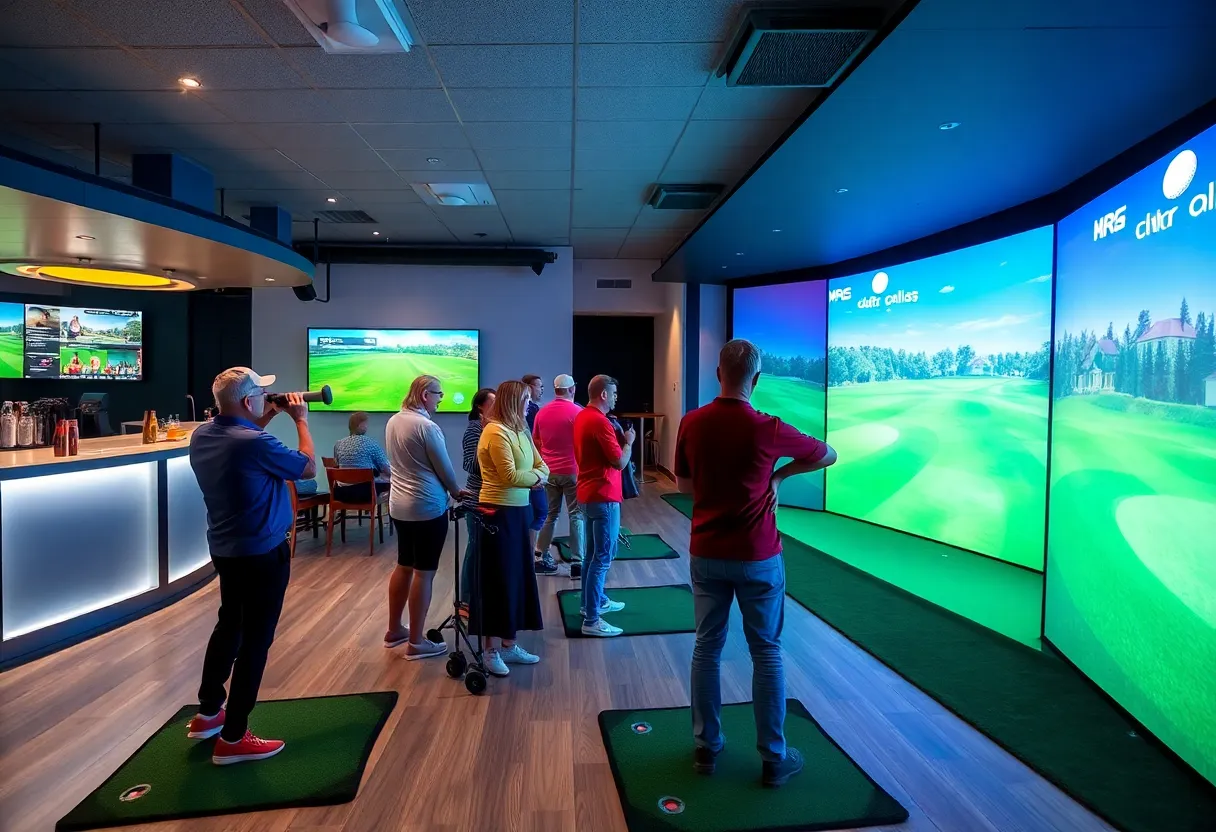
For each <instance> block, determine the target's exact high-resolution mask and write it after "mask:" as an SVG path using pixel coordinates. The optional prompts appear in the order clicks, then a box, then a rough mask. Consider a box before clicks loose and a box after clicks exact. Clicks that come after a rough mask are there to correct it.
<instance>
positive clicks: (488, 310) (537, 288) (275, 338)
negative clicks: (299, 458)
mask: <svg viewBox="0 0 1216 832" xmlns="http://www.w3.org/2000/svg"><path fill="white" fill-rule="evenodd" d="M556 251H557V262H555V263H553V264H551V265H549V266H546V267H545V270H544V273H543V274H541V275H540V276H539V277H538V276H536V275H534V274H532V272H531V270H529V269H527V268H470V267H465V266H459V267H455V266H443V267H433V266H351V265H348V266H334V267H333V270H332V276H331V280H332V293H333V294H332V299H331V301H330V302H329V303H317V302H309V303H304V302H301V301H299V300H296V297H295V295H294V294H293V293H292V292H290V291H288V290H283V289H258V290H255V291H254V293H253V365H254V369H256V370H257V371H258V372H260V373H275V374H276V375H278V377H279V379H278V383H277V384H276V385H275V387H276V388H277V389H279V390H303V389H304V386H305V384H306V383H307V377H308V372H307V354H308V349H307V330H308V328H309V327H310V326H312V327H367V328H377V327H382V328H388V327H418V328H426V329H480V330H481V384H482V385H483V386H487V387H494V386H497V385H498V383H499V382H501V381H504V380H506V379H509V378H519V377H521V376H522V375H524V374H525V373H537V374H538V375H540V376H541V377H542V378H546V379H552V378H553V377H554V376H556V375H557V374H558V373H564V372H569V370H570V363H571V360H572V347H571V338H572V329H573V316H574V294H573V285H574V280H573V262H574V261H573V259H572V257H571V252H570V249H557V250H556ZM411 381H412V379H408V378H403V379H400V387H401V396H402V398H404V397H405V393H406V390H407V389H408V388H409V384H410V382H411ZM390 415H391V414H387V413H377V414H372V417H371V423H370V424H369V426H368V434H369V435H371V436H374V437H377V438H378V439H379V440H380V441H381V442H383V439H384V426H385V424H386V423H387V422H388V417H389V416H390ZM346 420H347V414H344V413H316V412H314V413H312V414H311V416H310V418H309V422H310V425H311V427H312V433H313V437H314V439H315V441H316V444H317V450H318V453H319V455H322V456H329V455H330V453H331V451H332V449H333V445H334V442H336V441H337V440H338V439H340V438H342V437H343V436H345V435H346ZM437 421H438V423H439V426H440V427H442V428H443V432H444V436H445V437H446V439H447V444H448V453H449V455H450V456H451V458H452V463H453V466H454V467H455V468H456V471H457V473H461V471H460V439H461V436H462V435H463V433H464V429H465V426H466V425H467V423H468V417H467V415H465V414H441V415H439V416H438V418H437ZM270 430H271V432H273V433H275V434H276V435H278V436H279V437H280V438H282V439H284V441H286V442H288V443H289V444H291V445H292V446H294V445H295V431H294V429H293V428H292V426H291V425H290V424H288V423H287V422H286V421H285V420H283V419H276V420H275V421H274V422H272V423H271V425H270ZM321 480H322V488H324V482H323V480H324V474H322V475H321Z"/></svg>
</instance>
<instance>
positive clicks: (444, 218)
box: [435, 205, 511, 244]
mask: <svg viewBox="0 0 1216 832" xmlns="http://www.w3.org/2000/svg"><path fill="white" fill-rule="evenodd" d="M435 214H436V216H437V217H438V218H439V221H440V222H441V223H443V224H444V226H446V227H447V229H448V230H449V231H450V232H452V234H453V235H455V237H456V238H457V239H458V240H460V241H461V242H462V243H474V244H476V243H490V242H503V241H506V240H510V239H511V232H510V231H509V230H508V229H507V223H506V221H505V220H503V218H502V212H501V211H499V210H498V208H497V206H493V205H491V206H486V207H482V206H465V207H459V208H456V207H444V206H439V207H437V208H435ZM478 234H481V235H484V236H481V237H479V236H477V235H478Z"/></svg>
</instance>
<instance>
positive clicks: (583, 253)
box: [570, 226, 629, 259]
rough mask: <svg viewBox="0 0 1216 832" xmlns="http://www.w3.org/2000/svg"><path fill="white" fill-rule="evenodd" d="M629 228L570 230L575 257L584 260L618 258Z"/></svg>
mask: <svg viewBox="0 0 1216 832" xmlns="http://www.w3.org/2000/svg"><path fill="white" fill-rule="evenodd" d="M628 233H629V229H628V228H578V227H577V226H576V227H574V228H571V229H570V244H571V245H572V246H574V256H575V257H579V258H582V259H592V258H605V259H612V258H614V257H616V253H617V251H619V250H620V248H621V244H622V243H624V242H625V236H626V235H627V234H628Z"/></svg>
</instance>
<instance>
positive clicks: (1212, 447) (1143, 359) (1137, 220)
mask: <svg viewBox="0 0 1216 832" xmlns="http://www.w3.org/2000/svg"><path fill="white" fill-rule="evenodd" d="M1214 209H1216V128H1212V129H1210V130H1208V131H1206V132H1204V133H1201V134H1200V135H1198V136H1196V137H1195V138H1194V139H1192V140H1191V141H1189V142H1187V143H1186V144H1185V145H1183V146H1182V147H1179V148H1177V149H1176V150H1174V151H1173V152H1172V153H1170V154H1168V155H1167V156H1165V157H1163V158H1161V159H1159V160H1158V161H1156V162H1155V163H1153V164H1152V165H1150V166H1148V167H1147V168H1145V169H1144V170H1143V171H1141V172H1139V173H1137V174H1136V175H1134V176H1132V177H1131V178H1129V179H1127V180H1125V181H1124V182H1123V183H1122V184H1120V185H1117V186H1116V187H1114V188H1112V189H1111V190H1110V191H1108V192H1107V193H1105V194H1104V195H1102V196H1100V197H1098V198H1097V199H1095V200H1094V201H1092V202H1090V203H1089V204H1088V205H1086V206H1085V207H1084V208H1082V209H1080V210H1079V211H1077V212H1076V213H1074V214H1072V215H1071V216H1069V217H1067V218H1065V219H1064V220H1062V221H1061V222H1060V224H1059V230H1058V251H1057V263H1058V266H1057V268H1058V276H1057V281H1056V283H1057V285H1056V326H1055V372H1054V380H1053V393H1054V407H1053V410H1052V443H1051V444H1052V448H1051V505H1050V508H1051V512H1050V528H1049V532H1048V554H1047V606H1046V617H1045V633H1046V635H1047V637H1048V638H1049V639H1050V640H1051V641H1052V642H1053V643H1054V644H1055V645H1056V647H1058V648H1059V649H1060V650H1061V651H1062V652H1063V653H1064V654H1065V655H1066V656H1067V657H1068V658H1069V659H1070V660H1072V662H1073V663H1075V664H1076V665H1077V667H1079V668H1080V669H1081V670H1082V671H1083V672H1084V673H1085V674H1086V675H1088V676H1089V677H1090V678H1092V679H1093V680H1094V681H1095V682H1096V683H1097V684H1098V685H1100V686H1101V687H1102V689H1103V690H1105V691H1106V692H1107V693H1109V694H1110V695H1111V696H1112V697H1113V698H1114V699H1115V700H1116V701H1117V702H1118V703H1119V704H1120V705H1122V706H1123V707H1124V708H1126V709H1127V710H1128V711H1129V712H1130V713H1131V714H1132V715H1133V716H1134V717H1135V718H1136V719H1138V720H1139V721H1140V722H1142V723H1143V724H1144V725H1145V726H1146V727H1147V728H1148V729H1149V730H1150V731H1152V732H1153V733H1154V734H1156V735H1157V737H1159V738H1160V739H1161V740H1162V741H1164V742H1165V743H1166V744H1167V745H1169V746H1170V747H1171V748H1172V749H1174V751H1176V752H1177V753H1178V754H1179V756H1181V757H1182V758H1183V759H1184V760H1186V761H1187V762H1188V763H1190V764H1191V765H1192V766H1194V767H1195V768H1196V769H1197V770H1198V771H1199V773H1200V774H1202V775H1203V776H1204V777H1206V778H1207V779H1209V780H1211V781H1213V782H1214V783H1216V329H1214V327H1216V210H1214Z"/></svg>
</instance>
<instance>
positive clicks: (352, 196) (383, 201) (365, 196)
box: [337, 179, 422, 208]
mask: <svg viewBox="0 0 1216 832" xmlns="http://www.w3.org/2000/svg"><path fill="white" fill-rule="evenodd" d="M394 181H395V185H394V187H393V188H392V189H385V190H383V191H375V190H366V191H365V190H348V189H345V188H344V189H343V190H342V194H341V196H339V197H338V202H337V207H338V208H341V207H342V206H343V205H344V204H346V203H348V202H351V203H354V204H356V205H376V206H392V205H421V204H422V200H421V198H419V196H418V194H416V193H414V189H413V188H411V187H410V186H409V185H407V184H406V183H405V182H402V181H401V180H399V179H394Z"/></svg>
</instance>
